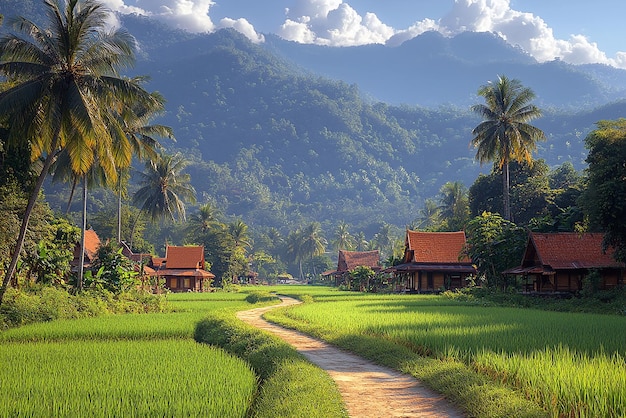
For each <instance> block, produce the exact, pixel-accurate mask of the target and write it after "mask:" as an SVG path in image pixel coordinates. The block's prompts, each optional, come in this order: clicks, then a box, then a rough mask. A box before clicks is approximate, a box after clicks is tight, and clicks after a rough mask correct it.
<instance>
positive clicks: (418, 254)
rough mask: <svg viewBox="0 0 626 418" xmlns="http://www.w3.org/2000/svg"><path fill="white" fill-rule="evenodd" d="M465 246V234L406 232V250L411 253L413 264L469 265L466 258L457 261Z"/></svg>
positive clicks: (461, 232)
mask: <svg viewBox="0 0 626 418" xmlns="http://www.w3.org/2000/svg"><path fill="white" fill-rule="evenodd" d="M464 245H465V232H464V231H458V232H421V231H411V230H407V231H406V246H407V249H408V250H410V251H413V259H412V260H408V261H409V262H414V263H442V264H443V263H469V262H470V260H469V259H468V258H467V257H463V258H460V259H459V255H460V254H461V251H462V250H463V246H464Z"/></svg>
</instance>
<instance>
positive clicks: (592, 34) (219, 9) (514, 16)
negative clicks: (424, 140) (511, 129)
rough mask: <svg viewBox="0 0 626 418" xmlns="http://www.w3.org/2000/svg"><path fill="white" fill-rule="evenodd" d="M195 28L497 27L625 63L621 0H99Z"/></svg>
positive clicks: (399, 34)
mask: <svg viewBox="0 0 626 418" xmlns="http://www.w3.org/2000/svg"><path fill="white" fill-rule="evenodd" d="M103 1H104V2H105V3H107V4H108V5H109V7H111V8H112V9H114V10H117V11H119V12H121V13H130V12H136V13H142V14H147V15H152V16H154V17H156V18H160V19H162V20H164V21H166V22H168V23H170V24H172V25H174V26H177V27H179V28H183V29H187V30H190V31H193V32H212V31H215V30H217V29H220V28H223V27H233V28H235V29H237V30H239V31H240V32H242V33H244V34H245V35H246V36H248V37H249V38H250V39H251V40H253V41H254V42H263V40H264V36H263V34H268V33H275V34H278V35H279V36H281V37H283V38H285V39H289V40H293V41H296V42H301V43H314V44H320V45H329V46H337V47H341V46H351V45H363V44H368V43H382V44H388V45H391V46H393V45H397V44H399V43H401V42H403V41H405V40H407V39H410V38H412V37H414V36H417V35H419V34H420V33H423V32H424V31H426V30H438V31H440V32H441V33H443V34H445V35H448V36H452V35H454V34H456V33H459V32H461V31H463V30H470V31H490V32H497V33H499V34H500V35H501V36H502V37H503V38H505V39H506V40H507V41H508V42H509V43H511V44H514V45H518V46H521V47H522V48H523V49H525V50H526V51H527V52H528V53H529V54H531V55H532V56H534V57H535V58H536V59H537V60H538V61H540V62H543V61H549V60H552V59H554V58H555V57H559V58H561V59H562V60H564V61H566V62H570V63H573V64H582V63H589V62H602V63H606V64H610V65H614V66H617V67H621V68H626V25H625V24H624V23H623V20H624V16H626V1H624V0H596V1H593V2H592V1H589V0H584V1H583V0H345V1H344V0H103Z"/></svg>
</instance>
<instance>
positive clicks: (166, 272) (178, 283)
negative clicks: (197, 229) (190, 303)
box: [152, 245, 215, 292]
mask: <svg viewBox="0 0 626 418" xmlns="http://www.w3.org/2000/svg"><path fill="white" fill-rule="evenodd" d="M152 262H153V266H152V267H153V268H154V269H155V274H156V276H157V277H158V278H159V279H160V280H161V279H163V280H164V281H165V287H166V288H167V289H169V290H171V291H172V292H187V291H194V292H202V291H205V290H208V286H207V282H208V281H209V280H211V279H214V278H215V275H214V274H213V273H211V272H209V271H206V270H205V269H204V247H203V246H184V247H179V246H171V245H168V246H167V249H166V252H165V257H164V258H157V257H153V259H152Z"/></svg>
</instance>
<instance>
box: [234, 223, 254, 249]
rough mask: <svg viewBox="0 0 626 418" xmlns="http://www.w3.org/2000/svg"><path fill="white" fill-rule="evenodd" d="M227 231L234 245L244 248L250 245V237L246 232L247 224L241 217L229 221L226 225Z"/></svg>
mask: <svg viewBox="0 0 626 418" xmlns="http://www.w3.org/2000/svg"><path fill="white" fill-rule="evenodd" d="M228 232H230V235H231V236H232V237H233V239H234V240H235V246H237V247H241V248H243V249H244V250H245V249H246V248H250V247H251V246H252V238H250V234H249V232H248V225H246V224H245V223H244V222H243V221H242V220H241V219H237V220H236V221H233V222H231V223H230V224H229V225H228Z"/></svg>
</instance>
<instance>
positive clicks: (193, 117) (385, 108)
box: [0, 0, 626, 238]
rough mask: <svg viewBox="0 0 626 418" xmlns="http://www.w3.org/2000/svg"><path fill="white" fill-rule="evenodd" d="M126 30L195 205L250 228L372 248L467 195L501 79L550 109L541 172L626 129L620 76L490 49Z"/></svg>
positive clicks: (491, 44) (157, 27) (435, 38)
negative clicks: (323, 234) (345, 238)
mask: <svg viewBox="0 0 626 418" xmlns="http://www.w3.org/2000/svg"><path fill="white" fill-rule="evenodd" d="M0 2H2V3H0V4H3V5H4V4H6V3H7V0H0ZM17 3H19V2H17ZM20 4H21V3H20ZM23 4H25V5H28V4H30V3H29V2H24V3H23ZM3 7H4V6H3ZM2 10H3V13H6V14H7V15H8V14H9V13H7V12H6V10H7V9H4V8H3V9H2ZM122 23H123V25H124V26H125V27H126V28H127V29H128V30H129V31H130V32H131V33H132V34H133V35H134V36H135V37H136V38H137V40H138V44H139V48H140V49H139V54H138V61H137V65H136V67H135V68H134V69H133V70H132V73H130V74H128V75H144V74H145V75H149V76H150V77H151V80H150V82H149V83H148V84H147V88H148V89H149V90H158V91H159V92H161V93H162V94H163V95H164V97H165V98H166V99H167V106H166V112H165V114H163V115H162V116H161V117H160V118H159V120H158V121H157V122H158V123H163V124H166V125H169V126H171V127H172V128H173V129H174V132H175V135H176V139H177V141H176V142H170V141H164V145H165V147H166V149H167V150H168V151H169V152H176V151H179V152H183V153H184V155H185V157H186V158H188V159H189V160H190V161H191V165H190V167H189V169H188V171H189V172H190V174H191V176H192V182H193V185H194V187H195V188H196V190H197V192H198V200H199V203H204V202H205V201H207V200H211V201H213V202H214V203H215V204H216V205H217V206H218V207H219V208H220V209H221V210H222V211H223V212H224V213H225V214H227V215H230V216H238V217H241V218H242V219H243V220H244V222H246V223H247V224H249V225H250V226H252V227H254V228H260V227H270V226H273V227H277V228H279V229H283V230H286V229H291V228H294V227H297V226H301V225H303V224H305V223H308V222H311V221H320V222H322V224H323V227H324V228H330V227H332V226H334V225H336V224H337V223H338V222H339V221H341V220H343V221H346V222H348V223H349V224H352V225H353V227H354V230H356V231H364V232H365V233H366V234H367V236H368V238H369V237H371V235H372V234H373V233H374V232H376V231H377V229H378V228H379V227H380V225H381V224H382V223H383V222H387V223H391V224H394V225H396V226H398V227H404V226H405V225H407V224H408V223H410V222H411V221H413V220H414V219H415V218H416V217H417V215H418V212H419V210H420V209H421V208H422V206H423V202H424V199H426V198H430V197H436V196H437V194H438V192H439V189H440V187H441V186H442V185H443V184H444V183H445V182H448V181H461V182H463V183H464V184H465V185H466V186H469V185H471V184H472V183H473V182H474V180H475V179H476V177H477V175H478V174H479V173H480V172H483V173H487V172H489V171H490V170H491V167H490V166H484V167H480V165H478V164H477V163H476V162H475V161H474V153H475V151H474V150H473V149H471V148H470V147H469V142H470V139H471V130H472V128H473V127H475V126H476V125H477V124H478V123H479V119H478V117H477V116H476V115H474V114H471V113H469V112H468V107H467V106H466V105H465V104H464V102H469V103H472V104H473V103H476V102H477V100H478V99H477V98H475V97H474V94H475V92H476V90H477V89H478V88H479V86H480V85H482V84H484V83H485V82H486V81H487V80H489V79H493V78H494V77H495V76H496V75H497V74H499V73H504V74H506V75H508V76H509V77H515V78H519V79H520V80H521V81H522V83H523V84H524V85H527V86H529V87H533V89H535V91H536V92H537V94H538V95H539V97H543V98H544V100H545V98H546V97H552V96H554V97H556V96H559V97H560V99H559V100H560V101H557V100H556V99H554V100H553V102H552V104H550V105H549V106H546V108H545V116H544V117H543V118H541V119H539V120H538V121H537V123H536V125H537V126H538V127H539V128H541V129H543V130H544V131H545V132H546V135H547V136H548V138H549V140H548V142H546V143H543V144H540V148H539V152H538V155H537V157H538V158H545V159H546V161H547V162H548V164H549V165H551V166H556V165H559V164H561V163H563V162H564V161H571V162H573V163H574V165H575V167H576V168H578V169H581V168H583V167H584V159H585V156H586V151H585V149H584V146H583V140H584V137H585V135H586V134H587V132H589V130H590V129H592V128H593V126H594V123H595V122H597V121H598V120H600V119H614V118H617V117H619V116H620V115H624V114H626V102H616V101H614V100H613V98H614V97H617V96H618V95H619V92H621V91H623V88H624V87H623V86H624V85H626V83H624V82H623V75H622V72H621V70H613V69H608V68H604V67H600V66H586V67H580V68H579V67H573V66H569V65H567V64H565V63H562V62H552V63H546V64H537V63H536V62H534V61H533V60H532V59H531V58H530V57H528V56H527V55H525V54H523V53H522V52H521V51H519V50H516V49H514V48H510V47H508V46H507V45H506V44H505V43H504V42H503V41H502V40H501V39H500V38H498V37H495V36H493V35H489V34H465V35H459V36H457V37H455V38H445V37H442V36H441V35H439V34H436V33H426V34H424V35H422V36H420V37H418V38H415V39H414V40H411V41H409V42H405V43H404V44H402V45H400V46H397V47H388V46H382V45H370V46H366V47H355V48H327V47H316V46H310V45H298V44H294V43H290V42H286V41H282V40H280V39H278V38H274V37H271V36H266V39H268V40H267V42H266V43H265V44H260V45H257V44H252V43H251V42H250V41H249V40H248V39H247V38H245V37H244V36H243V35H241V34H239V33H238V32H235V31H233V30H222V31H219V32H216V33H213V34H201V35H192V34H189V33H186V32H182V31H178V30H174V29H171V28H169V27H168V26H167V25H165V24H163V23H157V22H154V21H152V20H151V19H149V18H145V17H139V16H124V17H123V18H122ZM409 59H410V60H409ZM333 63H334V64H333ZM331 64H333V65H331ZM333 72H336V73H333ZM339 72H341V73H339ZM487 74H488V76H487ZM520 74H521V75H520ZM340 75H341V77H340ZM544 75H545V79H544V78H543V77H544ZM359 77H360V78H359ZM377 86H378V87H377ZM541 86H545V87H541ZM539 87H541V88H539ZM376 88H380V90H375V89H376ZM559 91H560V94H557V93H559ZM546 92H551V93H550V94H551V95H552V96H549V95H548V94H547V93H546ZM384 94H389V95H390V97H391V95H392V94H404V95H405V96H406V97H407V99H406V100H392V99H391V98H389V99H386V100H382V98H381V97H379V96H382V95H384ZM422 97H423V99H421V98H422ZM377 99H378V100H377ZM403 102H404V103H420V105H419V106H418V105H416V104H411V105H408V104H398V103H403ZM546 103H550V102H549V101H548V102H546ZM557 103H560V104H561V105H558V106H557ZM578 103H580V105H576V106H574V104H578ZM590 103H597V105H594V106H591V105H590ZM428 104H432V106H427V105H428ZM327 230H330V229H327Z"/></svg>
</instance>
